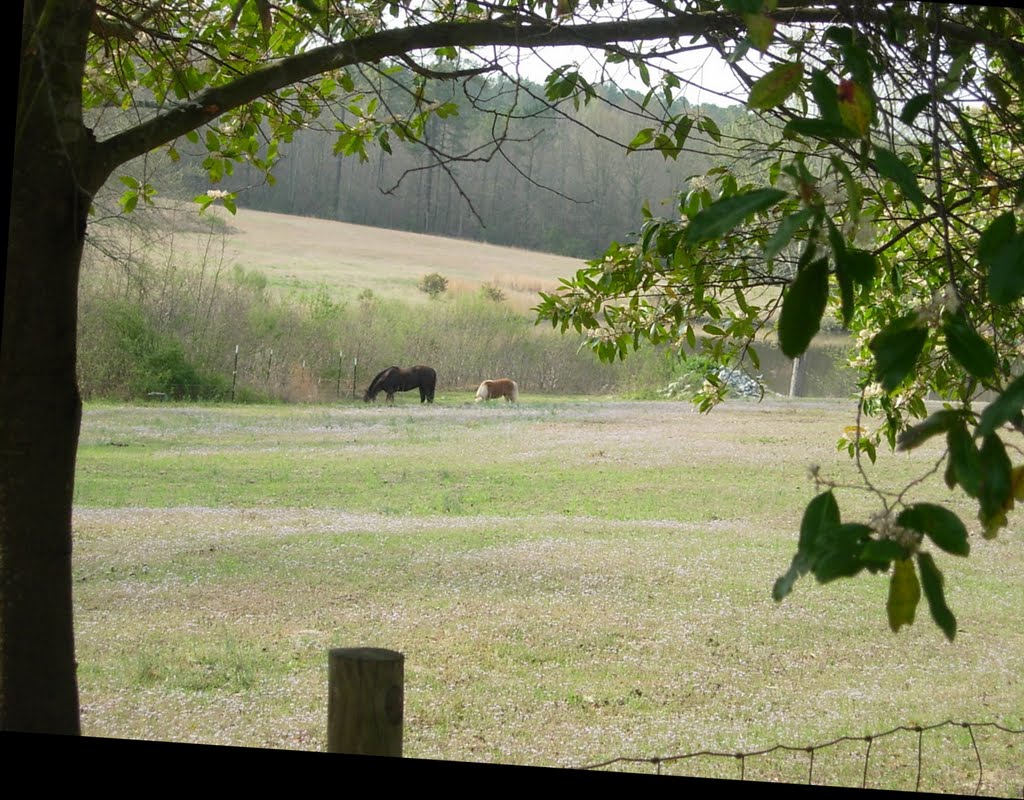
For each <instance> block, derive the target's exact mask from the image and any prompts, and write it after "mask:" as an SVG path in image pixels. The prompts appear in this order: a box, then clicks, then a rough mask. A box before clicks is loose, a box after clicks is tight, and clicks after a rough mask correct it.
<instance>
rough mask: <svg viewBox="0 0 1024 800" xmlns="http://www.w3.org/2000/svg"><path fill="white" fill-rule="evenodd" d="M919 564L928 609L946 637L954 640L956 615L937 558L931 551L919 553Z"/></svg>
mask: <svg viewBox="0 0 1024 800" xmlns="http://www.w3.org/2000/svg"><path fill="white" fill-rule="evenodd" d="M917 566H918V569H920V570H921V587H922V588H923V589H924V596H925V599H926V600H927V601H928V610H929V611H930V612H931V614H932V619H933V620H935V624H936V625H938V626H939V627H940V628H941V629H942V632H943V633H944V634H946V638H947V639H949V641H953V640H954V639H955V638H956V617H955V616H953V612H952V611H950V610H949V606H947V605H946V596H945V593H944V592H943V588H942V584H943V582H944V581H943V577H942V573H941V572H940V571H939V568H938V567H937V566H935V559H933V558H932V556H931V553H918V554H917Z"/></svg>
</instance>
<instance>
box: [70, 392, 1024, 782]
mask: <svg viewBox="0 0 1024 800" xmlns="http://www.w3.org/2000/svg"><path fill="white" fill-rule="evenodd" d="M411 398H412V396H411V395H409V396H402V395H400V396H399V402H398V403H397V404H396V405H395V406H394V407H387V406H384V405H383V404H381V403H378V404H376V405H364V404H362V403H359V404H340V405H337V406H304V407H295V406H259V407H254V406H253V407H243V406H180V405H175V404H152V405H145V406H111V405H89V406H87V407H86V409H85V413H84V419H83V425H82V436H81V444H80V449H79V461H78V475H77V480H76V490H75V491H76V494H75V517H74V534H75V541H74V548H75V549H74V554H75V588H76V608H77V611H76V625H77V628H76V629H77V646H78V650H79V655H78V658H79V678H80V684H81V687H80V688H81V693H82V719H83V728H84V732H85V733H86V734H90V735H96V736H117V737H129V738H148V739H158V740H168V741H192V742H206V743H216V744H234V745H247V746H257V747H278V748H300V749H309V750H320V749H323V748H324V746H325V741H326V732H325V725H326V705H327V692H326V665H327V651H328V649H329V648H332V647H342V646H345V647H347V646H373V647H387V648H392V649H396V650H400V651H402V652H403V653H404V654H405V657H406V705H405V753H406V755H408V756H412V757H422V758H443V759H453V760H470V761H496V762H502V763H511V764H538V765H552V766H563V767H578V766H583V765H587V764H592V763H596V762H600V761H603V760H605V759H609V758H615V757H619V756H639V757H645V758H651V757H655V756H660V757H666V756H671V755H675V754H679V753H687V752H693V751H700V750H716V751H725V752H737V751H752V750H758V749H762V748H766V747H770V746H772V745H774V744H776V743H784V744H790V745H795V746H807V745H813V744H818V743H820V742H823V741H827V740H831V739H833V738H835V737H838V736H843V735H850V736H863V735H866V734H873V733H877V732H880V731H884V730H887V729H889V728H892V727H894V726H897V725H916V724H920V725H928V724H932V723H935V722H941V721H943V720H945V719H955V720H964V721H974V722H979V721H997V722H1000V723H1001V724H1004V725H1007V726H1015V727H1018V728H1019V727H1021V726H1022V725H1024V688H1022V684H1021V676H1022V675H1024V629H1022V626H1021V625H1020V618H1021V610H1022V598H1024V577H1022V576H1024V570H1022V566H1024V543H1022V540H1021V536H1020V534H1019V531H1018V529H1011V530H1007V531H1004V532H1003V534H1002V535H1001V536H1000V537H999V538H998V539H996V540H995V541H983V540H982V539H981V538H980V536H977V535H974V536H972V540H971V545H972V553H971V556H970V557H969V558H967V559H958V558H956V557H953V556H949V555H946V554H941V553H940V554H939V555H938V557H937V558H938V562H939V564H940V567H941V568H942V569H943V570H944V572H945V575H946V586H947V598H948V600H949V603H950V606H951V607H952V608H953V610H954V611H955V613H956V614H957V617H958V620H959V623H960V633H959V635H958V637H957V639H956V641H955V643H952V644H951V643H949V642H947V641H945V639H944V638H943V637H942V635H941V633H940V632H939V631H938V629H937V628H936V627H935V626H934V625H933V624H932V623H931V621H930V619H929V618H928V616H927V610H926V609H925V608H924V606H923V605H922V608H921V609H919V611H918V619H917V622H916V623H915V624H914V626H913V627H912V628H910V629H904V630H903V631H901V632H900V634H899V635H893V634H892V633H891V632H890V631H889V629H888V626H887V623H886V615H885V598H886V591H887V583H886V580H885V578H884V576H874V577H864V578H860V579H855V580H852V581H846V582H841V583H837V584H833V585H830V586H825V587H822V586H817V585H815V584H814V583H813V581H812V580H811V579H810V578H805V579H803V580H802V581H801V582H799V583H798V584H797V587H796V589H795V591H794V593H793V595H792V596H791V597H789V598H787V600H786V601H785V602H784V603H782V604H775V603H774V602H773V601H772V599H771V585H772V582H773V581H774V579H775V578H776V577H777V576H778V575H780V574H781V573H782V572H784V571H785V569H786V567H787V566H788V563H789V559H790V558H791V556H792V554H793V551H794V549H795V543H796V531H797V528H798V525H799V519H800V513H801V511H802V508H803V506H804V505H805V504H806V503H807V501H808V500H809V499H810V498H811V497H812V496H813V493H814V487H813V484H812V482H811V481H810V479H809V478H808V469H809V467H810V466H812V465H817V466H818V467H819V469H820V474H821V475H823V476H826V477H828V478H830V479H834V480H836V481H837V482H839V483H842V484H852V483H854V482H855V480H856V478H857V475H856V469H855V466H854V465H853V463H852V462H851V461H850V459H849V458H848V457H847V456H846V455H845V453H839V452H837V451H836V450H835V447H834V444H833V443H834V442H835V440H836V439H837V438H838V437H839V436H840V435H841V434H842V432H843V429H844V428H845V427H846V426H848V425H850V424H852V423H853V421H854V418H853V407H852V404H851V403H849V402H835V403H825V402H806V401H805V402H775V403H772V404H756V403H745V402H740V401H736V402H730V403H727V404H726V405H725V406H723V407H720V408H719V409H716V410H715V411H714V412H712V414H711V415H707V416H704V415H700V414H697V413H695V412H693V411H692V410H691V409H690V407H689V406H688V405H686V404H685V403H670V402H648V403H644V402H621V401H613V400H591V401H577V400H572V399H568V398H556V399H549V398H545V399H543V400H539V399H536V400H535V399H531V398H524V402H522V403H520V404H519V405H517V406H510V405H507V404H497V403H494V402H492V403H490V404H488V405H477V404H474V403H473V402H472V395H471V394H470V393H458V394H456V393H453V394H450V395H443V396H439V397H438V400H437V402H436V403H435V404H434V405H433V406H421V405H420V404H419V403H418V402H415V401H414V400H413V399H411ZM938 455H939V451H938V450H937V449H935V448H931V447H923V448H921V449H920V450H918V451H915V452H914V453H912V454H909V455H899V456H896V455H891V454H887V453H885V454H881V455H880V458H879V464H878V466H877V468H876V469H875V470H874V471H872V473H871V475H872V479H873V480H874V481H876V483H877V484H878V485H879V486H880V487H883V488H896V489H898V488H900V487H901V486H902V485H903V484H904V483H906V482H907V481H908V480H909V479H910V478H912V477H914V476H915V475H917V474H919V473H922V472H926V471H927V470H928V469H929V468H930V466H931V465H932V464H933V463H934V461H935V459H936V458H937V457H938ZM838 496H839V501H840V507H841V509H842V510H843V512H844V515H850V516H851V518H852V515H854V514H855V513H860V514H868V513H870V512H871V511H872V510H873V509H874V505H872V499H871V497H870V496H869V495H868V494H866V493H864V492H861V491H856V490H852V489H851V490H839V491H838ZM923 496H927V497H931V498H932V499H945V500H949V499H953V500H954V501H956V498H955V497H954V498H950V497H949V496H948V493H947V492H946V491H945V489H944V487H943V486H942V484H941V479H940V478H939V477H936V476H932V477H930V478H929V479H928V480H927V481H926V483H925V484H923V485H922V487H921V488H920V490H919V492H918V494H917V495H916V497H918V498H920V497H923ZM954 507H955V508H957V510H959V511H960V512H961V513H962V514H963V515H964V516H965V517H967V516H968V515H969V508H970V506H969V505H968V504H960V503H959V502H954ZM925 743H926V746H925V750H924V754H923V761H922V767H923V769H922V784H921V788H922V789H923V790H934V791H958V792H973V791H974V786H975V783H976V781H977V759H976V757H975V755H974V751H973V749H972V746H971V743H970V736H969V734H968V732H967V731H963V735H949V736H945V735H936V737H935V738H934V739H931V740H929V739H927V738H926V739H925ZM978 746H979V748H980V753H981V757H982V760H983V764H984V781H983V787H982V793H983V794H990V795H998V796H1017V795H1019V792H1020V786H1021V780H1022V778H1021V758H1020V753H1021V748H1022V747H1024V741H1022V737H1021V736H1016V737H1015V736H1013V735H1012V734H1000V735H994V736H992V737H990V738H985V739H984V740H979V742H978ZM876 747H877V749H876V750H875V751H874V754H873V755H872V760H871V763H870V769H869V781H868V785H869V786H875V787H885V788H893V789H908V788H909V789H912V788H914V784H915V778H916V770H917V758H918V755H917V738H916V734H908V735H907V737H905V738H904V739H900V738H899V737H897V736H894V737H890V738H888V739H886V740H885V741H884V743H883V741H881V740H880V741H879V742H878V744H877V745H876ZM862 755H863V743H862V744H861V745H860V747H859V749H858V747H852V748H849V747H848V748H845V749H844V748H836V749H835V751H834V752H831V751H830V752H829V753H826V752H822V753H820V754H819V755H817V756H816V759H817V760H816V762H815V775H816V776H817V777H816V781H817V780H821V781H823V782H829V783H845V784H847V785H857V786H859V785H860V783H861V780H862V777H863V772H864V761H863V758H862ZM617 768H620V769H642V770H644V771H652V770H653V767H651V766H649V765H646V766H640V767H628V766H622V765H620V766H618V767H617ZM744 770H745V777H746V778H748V779H760V780H787V781H800V780H805V779H806V773H807V763H806V758H805V757H804V758H803V759H802V760H801V758H798V757H794V756H792V755H786V754H780V755H776V756H771V757H761V758H750V759H747V760H746V761H745V765H744ZM663 771H665V772H669V773H675V774H690V775H709V776H719V777H738V774H739V773H738V765H737V762H736V760H734V759H706V758H704V759H701V758H698V759H688V760H684V761H681V762H677V763H676V764H674V765H670V766H665V767H664V768H663Z"/></svg>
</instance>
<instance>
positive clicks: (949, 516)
mask: <svg viewBox="0 0 1024 800" xmlns="http://www.w3.org/2000/svg"><path fill="white" fill-rule="evenodd" d="M896 524H897V525H899V526H901V527H903V528H910V529H912V530H915V531H918V532H920V533H923V534H925V535H926V536H928V538H929V539H931V540H932V541H933V542H935V544H936V545H937V546H938V547H940V548H942V549H943V550H945V551H946V552H947V553H952V554H953V555H955V556H966V555H967V554H969V553H970V552H971V545H970V542H968V541H967V528H966V527H965V526H964V524H963V522H961V521H960V517H958V516H957V515H956V514H954V513H953V512H952V511H950V510H949V509H947V508H943V507H942V506H938V505H935V504H934V503H915V504H914V505H912V506H909V507H907V508H905V509H903V511H901V512H900V515H899V516H898V517H896Z"/></svg>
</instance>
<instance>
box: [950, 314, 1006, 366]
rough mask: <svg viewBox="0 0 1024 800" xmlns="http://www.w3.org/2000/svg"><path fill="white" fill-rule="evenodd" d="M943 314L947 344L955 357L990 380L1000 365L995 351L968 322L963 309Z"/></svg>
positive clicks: (962, 364) (961, 364)
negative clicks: (954, 312)
mask: <svg viewBox="0 0 1024 800" xmlns="http://www.w3.org/2000/svg"><path fill="white" fill-rule="evenodd" d="M943 316H944V318H945V319H944V321H943V330H944V332H945V334H946V346H947V347H948V348H949V352H950V354H951V355H952V356H953V358H955V359H956V360H957V361H958V362H959V363H960V366H962V367H963V368H964V369H965V370H967V371H968V372H969V373H970V374H971V375H973V376H974V377H976V378H980V379H981V380H988V379H989V378H992V377H994V376H995V372H996V367H997V366H998V363H997V359H996V354H995V351H994V350H993V349H992V346H991V345H990V344H989V343H988V342H986V341H985V340H984V339H983V338H982V337H981V335H980V334H979V333H978V332H977V331H976V330H975V329H974V326H973V325H971V323H970V322H968V320H967V317H966V315H965V314H964V313H963V310H960V311H959V312H958V313H956V314H944V315H943Z"/></svg>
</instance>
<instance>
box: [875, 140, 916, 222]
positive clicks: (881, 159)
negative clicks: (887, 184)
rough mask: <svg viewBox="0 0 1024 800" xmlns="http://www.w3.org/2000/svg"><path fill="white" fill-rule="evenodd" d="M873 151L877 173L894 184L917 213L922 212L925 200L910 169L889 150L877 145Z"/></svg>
mask: <svg viewBox="0 0 1024 800" xmlns="http://www.w3.org/2000/svg"><path fill="white" fill-rule="evenodd" d="M874 150H875V166H876V167H877V168H878V171H879V173H881V174H882V175H883V176H884V177H886V178H888V179H889V180H891V181H892V182H893V183H895V184H896V185H897V186H898V187H899V188H900V191H901V192H903V196H904V197H905V198H906V199H907V200H909V201H910V202H911V203H913V204H914V205H915V206H916V207H917V210H918V211H921V210H923V209H924V205H925V202H926V198H925V196H924V192H922V191H921V187H920V186H918V184H917V177H916V176H915V175H914V173H913V171H912V170H911V169H910V167H908V166H907V165H906V164H904V163H903V161H901V160H900V158H899V156H897V155H896V154H895V153H893V152H892V151H891V150H886V149H885V148H884V147H880V146H879V145H877V144H876V145H875V147H874Z"/></svg>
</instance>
